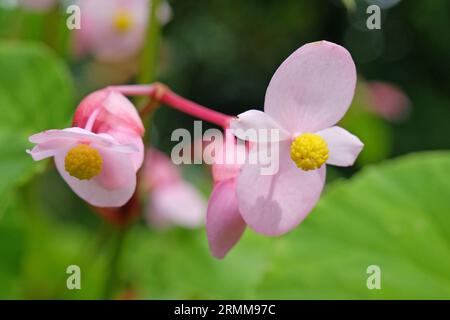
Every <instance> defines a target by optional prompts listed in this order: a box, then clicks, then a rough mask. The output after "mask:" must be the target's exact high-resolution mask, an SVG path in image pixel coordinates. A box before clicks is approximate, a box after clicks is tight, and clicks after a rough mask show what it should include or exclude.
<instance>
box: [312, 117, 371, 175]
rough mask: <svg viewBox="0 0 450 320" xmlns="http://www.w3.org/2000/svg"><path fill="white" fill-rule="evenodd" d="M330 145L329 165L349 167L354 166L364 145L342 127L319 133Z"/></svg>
mask: <svg viewBox="0 0 450 320" xmlns="http://www.w3.org/2000/svg"><path fill="white" fill-rule="evenodd" d="M317 134H318V135H320V136H321V137H322V138H324V139H325V141H326V142H327V144H328V150H329V152H328V156H329V157H328V160H327V163H328V164H332V165H335V166H341V167H348V166H351V165H353V163H354V162H355V160H356V158H357V157H358V155H359V153H360V152H361V150H362V148H363V147H364V144H363V143H362V142H361V140H359V139H358V137H356V136H354V135H353V134H351V133H350V132H348V131H347V130H345V129H343V128H341V127H337V126H334V127H331V128H328V129H325V130H322V131H319V132H317Z"/></svg>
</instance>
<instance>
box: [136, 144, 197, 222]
mask: <svg viewBox="0 0 450 320" xmlns="http://www.w3.org/2000/svg"><path fill="white" fill-rule="evenodd" d="M143 178H144V180H143V183H144V184H145V186H146V187H147V189H148V190H149V195H150V196H149V201H148V206H147V210H146V218H147V220H148V221H149V223H150V224H151V225H152V226H155V227H158V228H163V227H167V226H169V225H179V226H182V227H186V228H195V227H199V226H201V225H202V224H203V223H204V217H205V212H206V202H205V200H204V198H203V197H202V196H201V194H200V193H199V192H198V191H197V189H196V188H195V187H194V186H192V185H191V184H189V183H187V182H186V181H184V180H183V178H182V176H181V173H180V171H179V169H178V167H177V166H175V165H174V164H173V163H172V161H171V160H170V158H169V157H168V156H166V155H165V154H164V153H162V152H160V151H158V150H156V149H150V150H148V151H147V155H146V159H145V164H144V173H143Z"/></svg>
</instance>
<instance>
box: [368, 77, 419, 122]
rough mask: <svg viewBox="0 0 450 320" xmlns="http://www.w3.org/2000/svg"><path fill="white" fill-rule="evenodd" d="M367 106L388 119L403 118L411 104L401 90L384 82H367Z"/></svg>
mask: <svg viewBox="0 0 450 320" xmlns="http://www.w3.org/2000/svg"><path fill="white" fill-rule="evenodd" d="M368 86H369V90H370V91H369V104H368V105H369V106H370V107H371V110H372V111H373V112H375V113H376V114H378V115H379V116H381V117H383V118H384V119H386V120H388V121H392V122H395V121H401V120H404V119H405V118H406V117H407V116H408V114H409V112H410V109H411V104H410V101H409V99H408V97H407V96H406V94H404V93H403V91H402V90H401V89H400V88H399V87H397V86H395V85H393V84H389V83H386V82H378V81H372V82H369V84H368Z"/></svg>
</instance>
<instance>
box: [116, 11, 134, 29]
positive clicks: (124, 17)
mask: <svg viewBox="0 0 450 320" xmlns="http://www.w3.org/2000/svg"><path fill="white" fill-rule="evenodd" d="M113 23H114V28H115V29H116V30H117V31H119V32H126V31H128V30H130V29H131V27H132V26H133V16H132V15H131V14H130V12H128V11H127V10H120V11H117V13H116V14H115V16H114V21H113Z"/></svg>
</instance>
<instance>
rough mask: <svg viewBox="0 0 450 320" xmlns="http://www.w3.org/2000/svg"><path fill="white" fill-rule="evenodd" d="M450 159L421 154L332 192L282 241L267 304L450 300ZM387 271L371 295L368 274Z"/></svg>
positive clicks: (263, 293)
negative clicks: (282, 301)
mask: <svg viewBox="0 0 450 320" xmlns="http://www.w3.org/2000/svg"><path fill="white" fill-rule="evenodd" d="M448 172H450V152H429V153H417V154H413V155H409V156H405V157H401V158H398V159H396V160H392V161H387V162H385V163H383V164H381V165H378V166H372V167H368V168H366V169H364V170H363V171H362V172H361V173H360V174H358V175H357V176H355V177H354V178H353V179H351V180H347V181H345V182H341V183H338V184H336V185H335V186H333V187H331V188H330V189H329V191H328V192H327V194H326V195H325V196H324V197H323V198H322V200H321V201H320V202H319V205H318V206H317V208H316V209H315V210H314V212H313V213H311V215H310V216H309V217H308V218H307V220H306V221H305V222H304V223H303V224H302V225H301V226H300V227H299V228H298V229H297V230H296V231H294V232H292V233H291V234H290V235H288V236H287V237H284V238H281V239H279V240H278V241H277V243H276V245H275V247H274V252H273V254H274V255H273V260H272V263H271V266H270V268H269V270H270V271H269V272H268V273H267V274H266V277H265V279H264V281H263V282H261V285H260V287H259V292H260V294H259V295H258V297H260V298H262V297H263V298H297V299H301V298H307V299H314V298H322V299H323V298H326V299H329V298H331V299H333V298H340V299H341V298H342V299H344V298H351V299H371V298H386V299H408V298H410V299H448V298H450V215H449V209H448V204H449V202H448V195H449V194H450V181H449V180H448ZM370 265H377V266H379V267H380V268H381V290H369V289H368V288H367V286H366V280H367V278H368V277H369V275H368V274H367V273H366V270H367V267H368V266H370Z"/></svg>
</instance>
